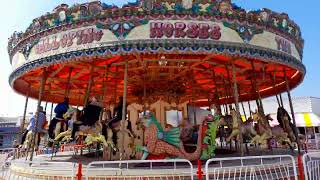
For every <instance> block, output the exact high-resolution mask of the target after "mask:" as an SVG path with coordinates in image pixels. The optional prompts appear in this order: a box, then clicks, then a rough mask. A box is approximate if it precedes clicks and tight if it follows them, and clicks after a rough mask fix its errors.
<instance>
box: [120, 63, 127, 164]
mask: <svg viewBox="0 0 320 180" xmlns="http://www.w3.org/2000/svg"><path fill="white" fill-rule="evenodd" d="M127 86H128V63H126V64H125V70H124V85H123V104H122V121H121V133H122V140H121V142H122V144H121V146H120V147H121V149H120V160H122V158H123V153H124V128H125V127H124V126H125V120H126V115H127V112H126V110H127Z"/></svg>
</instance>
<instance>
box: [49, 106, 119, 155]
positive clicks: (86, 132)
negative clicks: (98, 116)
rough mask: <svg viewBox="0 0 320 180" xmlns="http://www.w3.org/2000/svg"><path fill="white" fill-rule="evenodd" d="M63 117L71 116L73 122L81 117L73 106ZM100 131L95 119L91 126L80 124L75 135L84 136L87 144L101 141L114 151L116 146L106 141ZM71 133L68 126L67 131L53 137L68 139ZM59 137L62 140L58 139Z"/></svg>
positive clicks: (100, 127)
mask: <svg viewBox="0 0 320 180" xmlns="http://www.w3.org/2000/svg"><path fill="white" fill-rule="evenodd" d="M64 117H66V118H68V117H69V118H70V117H71V119H73V123H77V122H79V120H80V118H81V113H80V112H79V111H78V110H77V109H75V108H69V110H68V112H67V113H66V114H65V115H64ZM72 128H73V127H72ZM101 131H102V125H101V123H100V122H99V121H97V122H96V123H95V124H94V125H93V126H86V125H81V126H80V127H79V131H78V132H77V136H80V135H81V136H86V139H85V140H84V142H85V145H87V146H89V145H92V144H93V143H94V142H98V143H102V144H103V145H104V146H105V147H108V146H110V147H111V148H112V149H113V150H114V151H116V148H115V146H114V144H113V142H112V141H106V139H105V137H104V136H103V135H102V133H101ZM71 133H72V129H71V128H69V129H68V130H67V131H65V132H63V133H60V134H59V135H57V137H56V138H55V141H58V142H61V141H70V139H71ZM61 138H62V140H61V141H60V139H61Z"/></svg>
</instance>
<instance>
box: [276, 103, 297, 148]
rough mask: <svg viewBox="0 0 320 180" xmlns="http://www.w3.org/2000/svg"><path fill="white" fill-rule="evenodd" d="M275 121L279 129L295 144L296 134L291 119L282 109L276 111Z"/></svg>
mask: <svg viewBox="0 0 320 180" xmlns="http://www.w3.org/2000/svg"><path fill="white" fill-rule="evenodd" d="M277 120H278V122H279V125H280V127H281V128H282V129H283V130H284V131H285V132H286V133H287V134H288V137H289V138H290V140H291V141H292V142H297V140H296V136H295V133H296V134H298V133H297V132H296V131H297V128H296V126H295V125H294V124H293V123H292V122H291V118H290V116H289V114H288V112H287V111H286V110H285V109H284V108H283V107H279V108H278V111H277Z"/></svg>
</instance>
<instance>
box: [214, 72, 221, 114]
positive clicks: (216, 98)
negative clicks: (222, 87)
mask: <svg viewBox="0 0 320 180" xmlns="http://www.w3.org/2000/svg"><path fill="white" fill-rule="evenodd" d="M212 76H213V77H212V80H213V82H214V91H215V94H214V98H215V100H216V103H217V104H216V107H217V108H218V109H219V111H220V113H221V112H222V111H221V106H220V96H219V90H218V85H217V78H216V73H215V71H214V68H213V71H212Z"/></svg>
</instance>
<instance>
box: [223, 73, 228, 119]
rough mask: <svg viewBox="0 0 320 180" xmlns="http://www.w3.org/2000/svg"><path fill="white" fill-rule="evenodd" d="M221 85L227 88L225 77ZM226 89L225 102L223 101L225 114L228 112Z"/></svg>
mask: <svg viewBox="0 0 320 180" xmlns="http://www.w3.org/2000/svg"><path fill="white" fill-rule="evenodd" d="M223 87H224V88H227V85H226V81H225V79H224V78H223ZM228 96H229V95H228V91H227V90H225V97H226V98H225V103H224V107H225V115H227V114H229V112H228V105H227V99H228Z"/></svg>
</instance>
